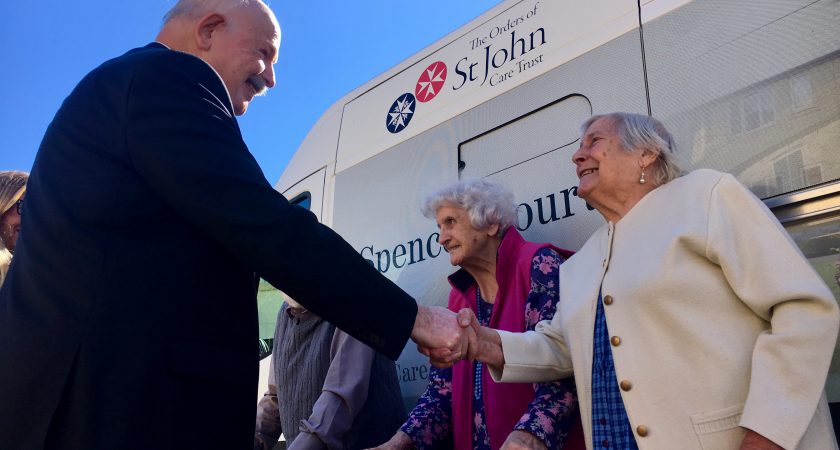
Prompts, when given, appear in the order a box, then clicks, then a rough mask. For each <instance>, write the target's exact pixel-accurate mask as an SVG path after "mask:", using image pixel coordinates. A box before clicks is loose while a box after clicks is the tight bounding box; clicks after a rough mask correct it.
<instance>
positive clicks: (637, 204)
mask: <svg viewBox="0 0 840 450" xmlns="http://www.w3.org/2000/svg"><path fill="white" fill-rule="evenodd" d="M583 130H584V133H583V137H582V140H581V145H580V148H579V149H578V151H577V152H575V154H574V156H573V162H574V164H575V165H576V167H577V174H578V177H579V179H580V184H579V190H578V193H579V195H580V196H581V197H582V198H584V199H586V201H587V202H589V204H591V205H592V206H594V207H595V208H596V209H597V210H598V212H600V213H601V215H602V216H603V217H604V219H605V220H606V223H605V224H604V225H603V226H602V227H601V228H600V229H598V230H597V231H596V232H595V233H594V234H593V236H592V237H591V238H590V239H589V240H588V241H587V242H586V243H585V244H584V246H583V248H581V250H580V251H579V252H578V253H577V254H576V255H575V256H574V257H572V258H571V259H570V260H569V261H568V262H566V263H565V264H563V265H562V266H561V268H560V275H559V277H560V283H559V285H560V289H561V292H560V298H561V299H562V301H560V302H559V306H558V310H557V313H556V315H555V316H554V319H553V320H552V321H550V322H549V321H544V322H541V323H540V324H539V325H538V326H537V327H536V330H535V331H531V332H526V333H509V332H504V331H496V330H491V329H488V328H483V327H479V326H478V325H477V324H476V323H475V321H474V318H473V317H472V315H471V312H469V311H466V310H462V311H461V313H459V320H460V321H461V324H462V326H471V327H472V328H473V329H474V330H475V331H476V335H477V340H474V341H473V345H472V346H471V349H472V350H471V355H470V357H473V358H476V359H478V360H480V361H483V362H485V363H487V364H488V365H489V367H490V369H491V373H492V375H493V377H494V378H495V379H497V380H501V381H503V382H507V381H510V382H525V381H530V382H535V381H541V380H551V379H556V378H561V377H563V376H566V375H568V374H569V373H570V372H572V371H573V372H574V376H575V380H576V381H577V387H578V394H579V396H580V407H581V416H582V418H583V426H584V433H585V435H586V441H587V447H588V448H619V449H624V448H630V449H632V448H640V449H674V448H679V449H715V450H717V449H738V448H741V449H759V448H761V449H778V448H785V449H793V448H801V449H832V448H837V444H836V441H835V438H834V434H833V431H832V426H831V419H830V416H829V413H828V406H827V403H826V399H825V395H824V392H823V391H824V384H825V379H826V374H827V371H828V366H829V362H830V360H831V355H832V350H833V348H834V344H835V341H836V337H837V330H838V308H837V304H836V302H835V300H834V299H833V298H832V294H831V292H830V291H829V290H828V288H827V287H826V286H825V284H824V283H823V282H822V280H821V279H820V278H819V276H818V275H817V274H816V272H815V271H814V270H813V269H812V268H811V267H810V265H809V264H808V262H807V260H805V258H804V257H803V255H802V254H801V252H800V251H799V250H798V248H797V247H796V245H795V244H794V243H793V242H792V241H791V239H790V238H789V237H788V236H787V234H786V233H785V231H784V229H783V228H782V227H781V226H780V225H779V223H778V222H777V221H776V220H775V218H774V217H773V215H772V214H771V213H770V211H769V210H768V209H767V208H766V207H765V206H764V205H763V204H762V203H761V202H760V201H759V200H758V199H757V198H756V197H754V196H753V195H752V194H751V193H750V192H749V191H748V190H747V189H745V188H744V187H743V186H742V185H741V184H739V183H738V182H737V181H736V180H735V178H734V177H732V176H731V175H727V174H723V173H719V172H716V171H712V170H697V171H694V172H691V173H689V174H686V175H683V176H680V171H679V169H678V168H677V166H676V165H675V164H674V162H673V156H672V152H673V144H672V138H671V135H670V134H669V133H668V132H667V130H665V128H664V126H662V124H661V123H660V122H658V121H656V120H655V119H652V118H650V117H647V116H641V115H636V114H628V113H614V114H607V115H603V116H594V117H592V118H591V119H590V120H588V121H587V122H586V123H585V124H584V126H583ZM444 353H445V352H444ZM433 356H434V357H435V358H436V361H435V358H433V361H435V362H436V363H438V364H440V365H445V364H447V363H451V361H448V360H447V357H446V355H445V354H436V355H433Z"/></svg>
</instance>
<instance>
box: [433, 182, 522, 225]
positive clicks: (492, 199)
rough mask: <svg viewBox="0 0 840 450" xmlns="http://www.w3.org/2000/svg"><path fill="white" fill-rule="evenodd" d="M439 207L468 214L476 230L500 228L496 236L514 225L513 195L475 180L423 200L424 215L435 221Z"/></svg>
mask: <svg viewBox="0 0 840 450" xmlns="http://www.w3.org/2000/svg"><path fill="white" fill-rule="evenodd" d="M442 206H454V207H456V208H461V209H463V210H465V211H466V212H467V215H468V216H469V218H470V223H471V224H472V226H473V227H474V228H476V229H484V228H487V227H489V226H491V225H495V224H498V225H499V236H503V235H504V233H505V231H507V229H508V228H509V227H511V226H512V225H514V224H515V223H516V218H517V215H516V203H515V202H514V201H513V193H511V192H510V190H508V189H507V188H505V187H503V186H502V185H500V184H498V183H496V182H493V181H490V180H487V179H484V178H476V179H469V180H462V181H459V182H457V183H453V184H451V185H449V186H447V187H445V188H443V189H441V190H439V191H437V192H435V193H433V194H431V195H429V196H428V197H426V198H425V199H424V200H423V207H422V209H421V211H422V212H423V215H424V216H426V217H428V218H430V219H434V218H435V216H436V215H437V211H438V209H440V208H441V207H442Z"/></svg>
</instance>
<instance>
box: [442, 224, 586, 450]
mask: <svg viewBox="0 0 840 450" xmlns="http://www.w3.org/2000/svg"><path fill="white" fill-rule="evenodd" d="M546 247H549V248H552V249H554V250H555V251H557V252H558V253H559V254H560V255H561V256H563V257H564V258H568V257H570V256H571V255H572V254H573V252H571V251H568V250H563V249H561V248H558V247H555V246H554V245H551V244H540V243H535V242H528V241H526V240H525V239H523V238H522V236H521V235H520V234H519V232H517V230H516V229H515V228H514V227H510V228H508V230H507V232H506V233H505V236H504V238H502V243H501V245H500V246H499V252H498V256H497V258H496V281H497V282H498V283H499V290H498V293H497V294H496V302H495V304H494V305H493V314H491V315H490V328H495V329H499V330H506V331H513V332H523V331H525V300H526V298H527V296H528V293H529V292H530V290H531V261H532V260H533V258H534V255H535V254H536V253H537V251H538V250H540V249H543V248H546ZM449 283H450V284H451V285H452V290H451V291H450V292H449V309H450V310H452V311H455V312H458V311H460V310H461V309H463V308H471V309H472V310H473V311H476V308H477V305H476V295H475V293H476V283H475V280H474V279H473V278H472V276H470V274H469V273H467V272H466V271H465V270H464V269H461V270H459V271H457V272H455V273H454V274H452V275H450V276H449ZM473 372H474V369H473V364H472V363H471V362H469V361H460V362H458V363H457V364H455V366H454V367H453V368H452V430H453V439H454V442H455V448H456V449H469V448H472V420H473V418H472V397H473ZM481 380H482V381H481V384H482V390H483V395H484V413H485V416H486V421H487V432H488V434H489V436H490V447H491V448H499V447H501V446H502V443H504V441H505V439H507V436H508V435H509V434H510V433H511V431H513V427H514V426H516V424H517V423H518V422H519V419H520V418H521V417H522V415H523V414H525V413H526V412H527V411H528V404H529V403H531V401H532V400H533V399H534V385H533V384H531V383H496V382H494V381H493V379H492V378H491V377H490V374H489V373H488V372H487V368H486V367H485V368H483V370H482V374H481Z"/></svg>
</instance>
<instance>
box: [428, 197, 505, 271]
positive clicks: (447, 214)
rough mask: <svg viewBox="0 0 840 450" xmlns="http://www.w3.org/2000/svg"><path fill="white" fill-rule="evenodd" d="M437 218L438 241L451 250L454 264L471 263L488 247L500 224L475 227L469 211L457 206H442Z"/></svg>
mask: <svg viewBox="0 0 840 450" xmlns="http://www.w3.org/2000/svg"><path fill="white" fill-rule="evenodd" d="M435 220H436V222H437V225H438V228H440V237H439V238H438V242H439V243H440V245H442V246H443V248H445V249H446V251H447V252H449V263H450V264H452V265H453V266H463V265H464V264H467V265H469V264H470V262H471V261H472V260H473V259H474V258H477V257H478V256H479V255H480V254H481V251H482V250H484V249H486V247H487V246H488V245H489V243H490V237H491V236H493V235H495V234H496V231H498V226H493V227H489V228H487V229H483V230H480V229H478V228H475V227H473V225H472V222H470V217H469V215H468V214H467V211H466V210H465V209H463V208H458V207H456V206H450V205H443V206H441V207H440V208H438V210H437V214H436V215H435ZM494 230H496V231H494Z"/></svg>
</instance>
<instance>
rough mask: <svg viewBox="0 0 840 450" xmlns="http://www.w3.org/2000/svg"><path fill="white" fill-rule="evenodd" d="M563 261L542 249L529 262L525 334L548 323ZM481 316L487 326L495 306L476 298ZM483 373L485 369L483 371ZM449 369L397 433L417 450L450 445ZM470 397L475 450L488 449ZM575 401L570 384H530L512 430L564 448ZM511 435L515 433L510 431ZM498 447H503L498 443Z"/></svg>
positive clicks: (479, 409) (432, 377)
mask: <svg viewBox="0 0 840 450" xmlns="http://www.w3.org/2000/svg"><path fill="white" fill-rule="evenodd" d="M561 262H563V258H562V257H561V256H560V255H558V254H557V252H555V251H554V250H552V249H551V248H543V249H540V250H539V251H538V252H537V253H536V254H535V255H534V258H533V260H532V261H531V289H530V292H529V293H528V298H527V300H526V302H525V311H524V314H525V329H526V330H533V329H534V327H535V326H536V324H537V323H538V322H540V321H541V320H550V319H551V318H552V317H553V316H554V311H555V309H556V306H557V301H558V296H559V290H558V286H557V280H558V271H559V269H560V263H561ZM478 304H479V305H481V306H480V307H481V308H482V311H481V313H480V314H479V313H478V311H474V312H476V316H478V317H480V318H481V319H482V320H481V322H482V325H485V326H486V325H487V324H488V323H489V321H490V313H491V312H492V310H493V304H491V303H487V302H485V301H484V300H483V299H481V298H480V296H479V302H478ZM482 370H486V368H482ZM451 383H452V369H451V368H450V369H437V368H434V367H433V368H432V370H431V372H430V374H429V386H428V387H427V388H426V392H424V393H423V395H421V396H420V398H419V399H418V400H417V404H416V405H415V407H414V409H413V410H412V411H411V414H409V416H408V420H406V422H405V424H403V426H402V427H401V428H400V430H401V431H402V432H404V433H406V434H407V435H409V436H410V437H411V439H412V440H413V441H414V444H415V445H416V446H417V448H418V449H434V448H439V447H448V446H449V445H451V443H450V442H451V439H452V437H451V411H452V384H451ZM474 394H476V395H474V396H473V411H474V421H473V449H475V450H489V449H490V442H489V437H488V434H487V426H486V420H485V417H486V416H485V412H484V403H483V402H482V401H476V397H478V399H479V400H480V399H481V396H480V390H477V392H474ZM576 409H577V396H576V395H575V386H574V382H573V381H572V380H571V379H567V380H562V381H553V382H548V383H535V384H534V399H533V401H531V403H530V404H529V405H528V410H527V411H524V413H523V415H522V417H521V418H520V419H519V422H518V423H517V424H516V426H515V427H514V428H513V429H514V430H522V431H527V432H529V433H531V434H533V435H534V436H536V437H537V438H538V439H540V440H541V441H542V442H543V443H544V444H545V445H546V447H547V448H549V449H558V448H562V446H563V443H564V442H565V440H566V438H567V436H568V434H569V430H570V429H571V427H572V425H573V424H574V420H575V415H574V413H575V411H576ZM511 431H513V430H511ZM497 445H498V446H500V445H501V443H498V444H497Z"/></svg>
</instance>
